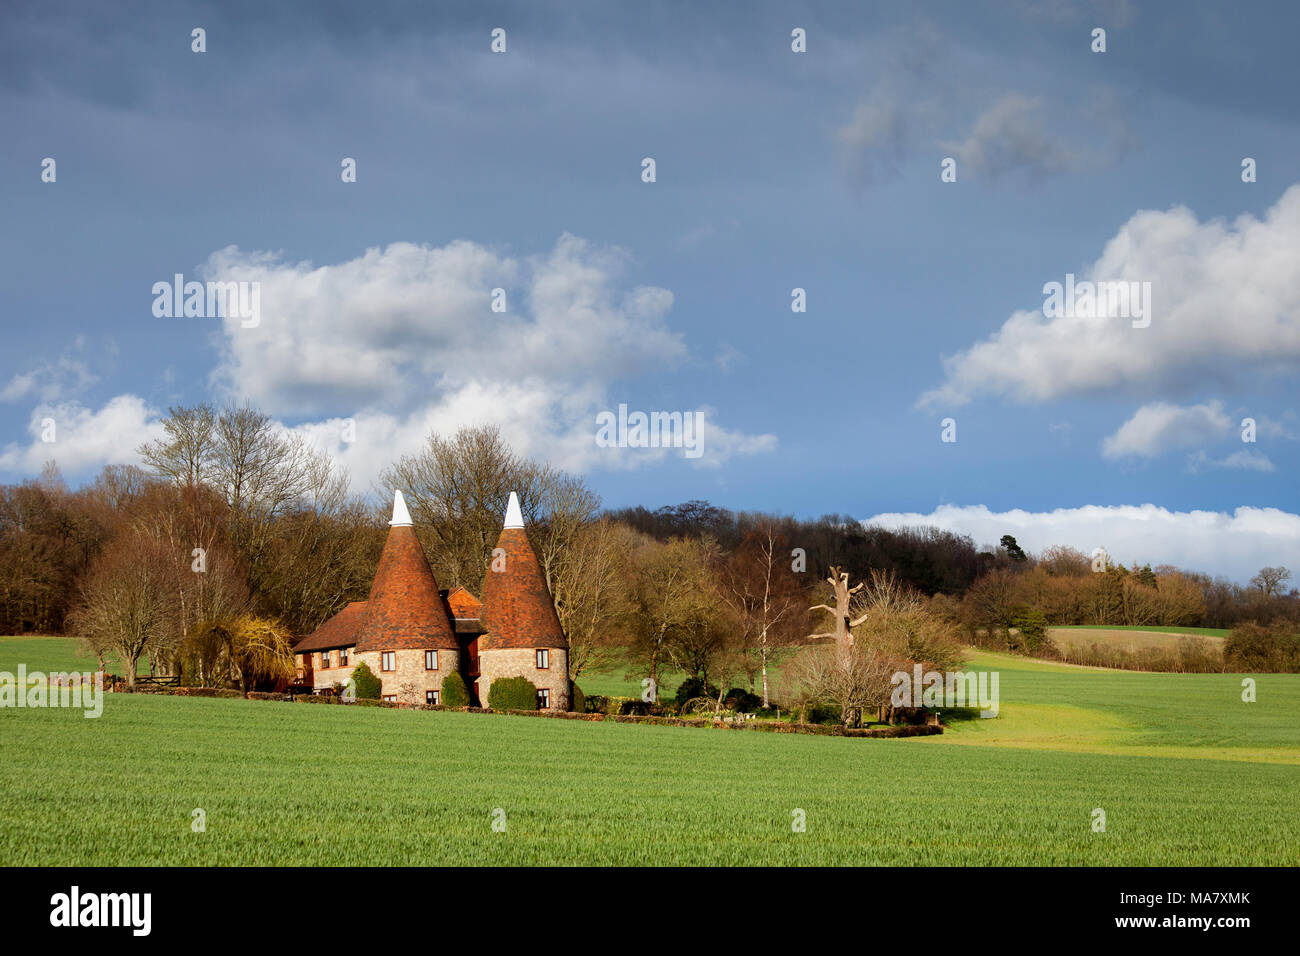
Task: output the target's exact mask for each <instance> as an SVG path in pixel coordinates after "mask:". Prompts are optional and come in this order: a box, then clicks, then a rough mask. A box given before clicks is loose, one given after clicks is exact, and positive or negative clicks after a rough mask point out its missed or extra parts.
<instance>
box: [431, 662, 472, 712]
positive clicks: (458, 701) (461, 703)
mask: <svg viewBox="0 0 1300 956" xmlns="http://www.w3.org/2000/svg"><path fill="white" fill-rule="evenodd" d="M438 699H439V701H440V702H441V704H442V706H443V707H468V706H469V688H468V687H466V686H465V678H463V677H461V676H460V673H459V672H458V671H452V672H451V673H450V674H448V675H447V676H446V677H444V678H443V679H442V695H441V696H440V697H439V698H438Z"/></svg>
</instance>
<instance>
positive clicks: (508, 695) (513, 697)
mask: <svg viewBox="0 0 1300 956" xmlns="http://www.w3.org/2000/svg"><path fill="white" fill-rule="evenodd" d="M488 706H489V707H491V708H492V709H493V710H536V709H537V685H536V684H534V683H533V682H532V681H530V680H529V679H528V678H527V677H501V678H498V679H497V680H494V681H493V682H492V686H491V687H489V688H488Z"/></svg>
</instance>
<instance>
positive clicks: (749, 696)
mask: <svg viewBox="0 0 1300 956" xmlns="http://www.w3.org/2000/svg"><path fill="white" fill-rule="evenodd" d="M714 699H715V700H716V699H717V698H714ZM722 702H723V703H724V704H726V705H727V706H728V707H729V708H731V709H732V710H738V711H743V712H744V713H746V714H752V713H753V712H754V711H756V710H758V709H759V708H760V707H762V706H763V698H761V697H759V696H758V695H757V694H754V693H751V692H750V691H747V690H745V689H744V688H743V687H733V688H731V690H729V691H727V696H726V697H724V698H723V699H722Z"/></svg>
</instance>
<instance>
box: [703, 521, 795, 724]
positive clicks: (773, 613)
mask: <svg viewBox="0 0 1300 956" xmlns="http://www.w3.org/2000/svg"><path fill="white" fill-rule="evenodd" d="M788 554H789V550H788V542H787V541H786V538H785V536H784V535H782V534H781V533H780V532H779V531H777V529H776V526H775V525H774V524H773V523H771V522H767V523H766V524H764V525H763V526H762V527H760V528H757V529H755V530H754V531H752V532H750V534H748V535H747V536H746V537H745V539H744V540H743V541H742V542H741V543H740V546H739V547H738V548H737V549H736V550H735V552H733V553H732V555H731V557H730V558H729V560H728V561H727V562H726V564H725V566H724V567H723V571H722V587H721V592H722V599H723V600H724V601H726V603H727V604H728V606H729V607H730V608H731V611H732V613H733V614H734V615H735V618H736V622H737V626H738V627H739V631H740V636H741V644H742V647H744V648H745V649H747V650H749V651H751V652H753V653H754V654H755V655H756V656H757V658H758V670H759V675H760V678H761V681H762V687H763V694H762V696H763V706H764V707H769V706H771V698H770V693H769V691H770V688H769V682H768V661H769V658H770V656H771V654H772V651H773V648H774V647H775V646H779V645H784V644H787V643H789V639H790V638H792V637H793V636H794V635H795V634H796V633H801V632H802V625H803V624H804V617H805V614H806V612H807V600H806V597H805V595H804V593H803V589H802V588H801V587H800V586H799V583H798V581H797V579H796V578H795V576H794V572H793V571H792V570H791V568H790V565H789V563H788V561H787V560H786V558H787V556H788Z"/></svg>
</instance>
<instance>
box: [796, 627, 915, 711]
mask: <svg viewBox="0 0 1300 956" xmlns="http://www.w3.org/2000/svg"><path fill="white" fill-rule="evenodd" d="M896 670H897V666H896V665H895V663H894V662H893V661H892V660H891V659H890V658H889V657H888V656H886V655H885V654H883V653H881V652H880V651H879V650H877V649H875V648H872V647H867V646H864V645H855V646H849V647H844V648H841V647H809V648H806V649H805V650H804V652H803V653H802V654H800V656H799V658H798V660H797V662H796V664H795V668H794V672H795V680H796V682H797V683H798V684H799V685H800V687H801V688H802V693H801V696H803V697H804V698H805V699H806V700H812V701H822V702H825V703H833V704H836V705H838V706H839V708H840V721H841V723H843V725H844V726H845V727H860V726H862V719H863V715H864V714H867V713H871V712H873V711H876V710H878V709H880V708H881V707H884V706H886V705H887V704H888V703H889V692H890V679H891V677H892V676H893V674H894V672H895V671H896Z"/></svg>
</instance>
